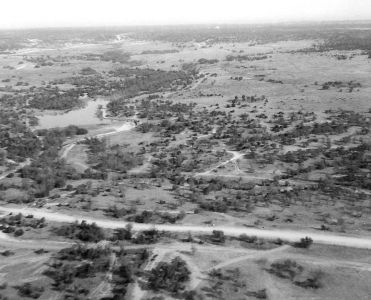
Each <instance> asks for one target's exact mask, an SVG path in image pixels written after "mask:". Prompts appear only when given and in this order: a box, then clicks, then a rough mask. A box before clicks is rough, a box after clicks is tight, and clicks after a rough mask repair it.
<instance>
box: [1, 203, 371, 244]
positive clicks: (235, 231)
mask: <svg viewBox="0 0 371 300" xmlns="http://www.w3.org/2000/svg"><path fill="white" fill-rule="evenodd" d="M0 211H2V212H6V213H15V214H18V213H22V214H24V215H29V214H32V215H33V216H34V217H36V218H45V219H46V220H48V221H53V222H65V223H73V222H75V221H78V222H81V221H83V220H85V221H86V222H88V223H93V222H94V223H96V224H97V225H98V226H100V227H102V228H111V229H115V228H123V227H125V226H126V225H127V224H129V222H125V221H116V220H109V219H98V218H89V217H84V216H77V215H72V214H67V213H59V212H50V211H47V210H45V209H38V208H29V207H24V208H16V207H0ZM130 224H132V226H133V230H134V231H142V230H148V229H153V228H156V229H157V230H161V231H168V232H193V233H207V234H210V233H212V232H213V231H214V230H222V231H223V232H224V234H225V235H227V236H239V235H241V234H246V235H250V236H251V235H254V236H257V237H259V238H264V239H278V238H279V239H282V240H286V241H289V242H296V241H299V240H300V239H301V238H303V237H306V236H308V237H311V238H312V239H313V241H314V243H317V244H325V245H336V246H345V247H353V248H363V249H371V236H349V235H340V234H334V233H327V232H326V233H324V232H315V231H301V230H298V231H294V230H286V229H258V228H250V227H236V226H214V227H209V226H204V225H182V224H140V223H130Z"/></svg>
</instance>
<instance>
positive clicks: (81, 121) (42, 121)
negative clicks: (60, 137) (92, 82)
mask: <svg viewBox="0 0 371 300" xmlns="http://www.w3.org/2000/svg"><path fill="white" fill-rule="evenodd" d="M107 103H108V101H107V100H104V99H97V100H90V101H87V104H86V106H84V107H83V108H79V109H76V110H71V111H69V112H66V113H56V114H45V115H42V116H38V117H37V118H38V119H39V125H38V126H37V127H36V128H37V129H49V128H55V127H66V126H68V125H77V126H87V125H95V124H110V123H111V121H110V120H108V119H103V118H99V117H98V116H97V111H98V109H99V107H100V106H102V107H103V115H104V114H105V107H106V104H107Z"/></svg>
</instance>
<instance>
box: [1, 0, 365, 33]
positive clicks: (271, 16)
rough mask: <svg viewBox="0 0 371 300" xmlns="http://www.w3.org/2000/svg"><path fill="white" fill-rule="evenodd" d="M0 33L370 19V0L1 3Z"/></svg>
mask: <svg viewBox="0 0 371 300" xmlns="http://www.w3.org/2000/svg"><path fill="white" fill-rule="evenodd" d="M0 9H1V13H0V28H13V27H16V28H22V27H45V26H48V27H50V26H92V25H107V26H109V25H149V24H156V25H157V24H161V25H163V24H188V23H260V22H279V21H308V20H315V21H322V20H365V19H371V0H1V2H0Z"/></svg>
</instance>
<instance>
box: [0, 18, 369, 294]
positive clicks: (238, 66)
mask: <svg viewBox="0 0 371 300" xmlns="http://www.w3.org/2000/svg"><path fill="white" fill-rule="evenodd" d="M318 26H319V25H310V24H308V25H307V26H295V25H292V26H288V27H283V28H281V27H280V26H277V28H274V29H272V28H264V26H263V27H258V28H254V27H253V26H252V27H248V26H242V27H240V28H239V29H238V30H237V28H234V27H233V26H232V27H230V26H226V27H225V28H223V27H221V28H209V27H203V26H200V27H199V28H197V29H194V30H190V29H187V28H183V27H180V28H177V29H176V30H172V29H171V28H165V29H163V30H158V31H156V30H155V29H149V28H147V29H146V28H141V29H132V28H121V29H119V28H116V29H112V30H103V29H102V30H101V29H97V30H96V31H88V32H84V31H83V30H76V31H74V32H70V31H64V30H62V29H60V30H59V29H58V30H56V31H55V32H53V31H50V32H49V31H40V32H37V31H32V33H29V34H30V36H31V38H29V37H28V38H26V36H23V35H22V34H21V33H20V32H17V33H7V32H3V33H1V34H0V41H1V43H0V68H1V69H2V72H1V75H0V212H1V217H0V229H1V231H2V232H1V236H0V247H1V249H0V255H1V256H0V275H1V276H0V299H18V298H34V299H36V298H37V299H138V300H139V299H142V300H145V299H148V300H149V299H152V300H153V299H307V298H308V299H309V298H310V299H344V300H345V299H350V298H354V299H368V298H369V295H370V294H371V290H370V287H369V278H370V272H371V265H370V263H371V253H370V249H371V235H370V232H371V222H370V215H371V168H370V167H371V135H370V128H371V104H370V99H369V97H370V96H369V95H370V92H371V77H370V76H369V73H370V63H371V60H370V57H371V54H370V53H371V44H370V40H371V39H370V38H371V30H370V29H369V27H366V26H365V28H364V29H363V30H359V29H355V28H354V26H353V25H352V24H348V25H347V26H345V27H344V26H342V27H341V28H340V27H338V26H337V25H336V24H332V25H327V26H325V27H324V28H321V27H318ZM357 26H359V24H358V25H357ZM357 28H358V27H357ZM9 36H12V40H9Z"/></svg>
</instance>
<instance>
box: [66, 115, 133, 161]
mask: <svg viewBox="0 0 371 300" xmlns="http://www.w3.org/2000/svg"><path fill="white" fill-rule="evenodd" d="M134 127H135V125H134V124H133V122H125V123H124V124H123V125H121V126H120V127H117V128H113V130H112V131H109V132H106V133H100V134H97V135H93V136H86V137H84V138H81V139H78V140H75V141H74V142H71V143H68V144H66V145H65V146H64V147H63V151H62V154H61V156H60V157H61V158H64V159H65V158H67V155H68V153H70V151H71V150H72V149H73V148H74V147H75V146H76V144H77V143H78V142H81V141H83V140H85V138H93V137H96V138H103V137H105V136H109V135H113V134H116V133H119V132H123V131H129V130H131V129H133V128H134Z"/></svg>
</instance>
